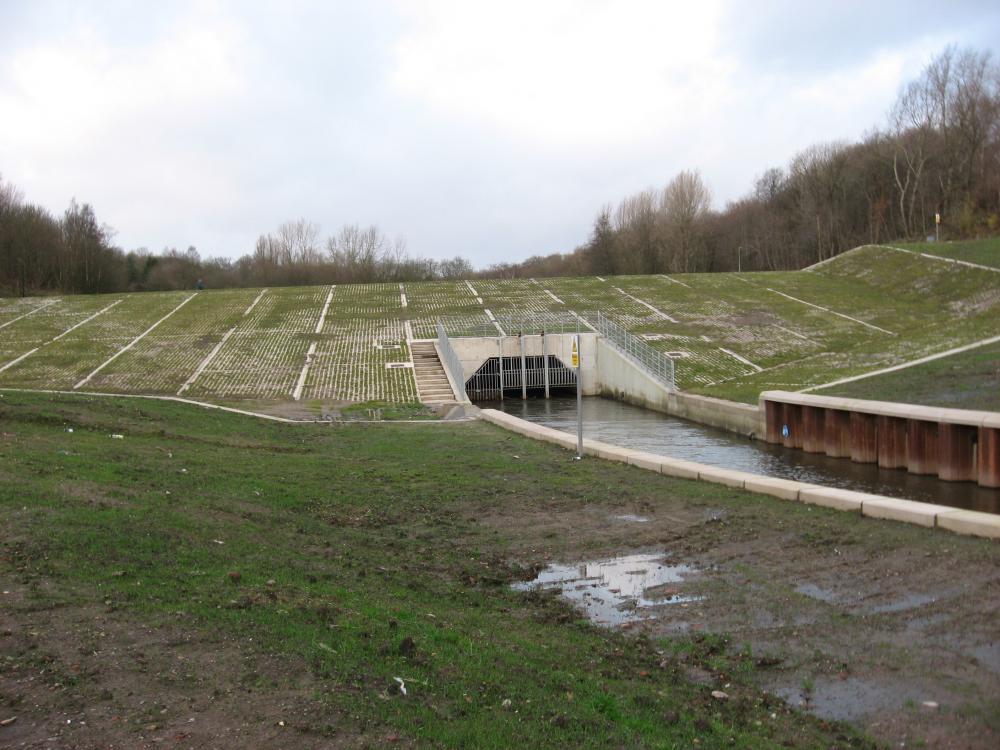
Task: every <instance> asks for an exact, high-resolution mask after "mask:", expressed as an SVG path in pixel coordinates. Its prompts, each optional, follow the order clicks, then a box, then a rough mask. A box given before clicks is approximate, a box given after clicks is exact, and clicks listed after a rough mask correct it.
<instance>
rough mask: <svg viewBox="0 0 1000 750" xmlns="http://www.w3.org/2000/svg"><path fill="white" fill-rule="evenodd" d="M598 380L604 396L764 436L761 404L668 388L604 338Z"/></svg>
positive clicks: (739, 432)
mask: <svg viewBox="0 0 1000 750" xmlns="http://www.w3.org/2000/svg"><path fill="white" fill-rule="evenodd" d="M597 380H598V383H599V385H600V393H601V395H604V396H608V397H610V398H615V399H618V400H619V401H625V402H627V403H630V404H635V405H636V406H642V407H644V408H646V409H652V410H653V411H659V412H663V413H664V414H672V415H674V416H677V417H682V418H684V419H690V420H691V421H692V422H699V423H700V424H706V425H709V426H710V427H718V428H720V429H723V430H728V431H730V432H735V433H738V434H740V435H746V436H751V435H753V436H756V437H760V436H762V435H763V427H762V425H763V420H762V417H761V411H760V408H759V407H758V406H753V405H750V404H739V403H736V402H733V401H724V400H723V399H719V398H710V397H708V396H696V395H693V394H690V393H678V392H677V391H671V390H668V389H667V388H666V387H665V386H664V385H663V384H661V383H660V382H659V381H658V380H656V379H655V378H653V377H652V376H650V375H648V374H647V373H646V372H645V371H644V370H641V369H639V368H638V367H636V366H635V365H634V364H633V363H632V362H631V360H629V359H628V358H627V357H626V356H625V355H624V354H622V353H621V352H619V351H618V350H617V349H615V348H614V347H613V346H611V345H610V344H609V343H607V341H605V340H604V339H598V341H597Z"/></svg>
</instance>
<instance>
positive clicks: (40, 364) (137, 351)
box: [0, 246, 1000, 403]
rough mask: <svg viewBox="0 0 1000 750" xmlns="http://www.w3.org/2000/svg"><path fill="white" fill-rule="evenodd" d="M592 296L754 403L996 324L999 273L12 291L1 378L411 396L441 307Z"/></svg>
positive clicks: (857, 263) (244, 395) (461, 314)
mask: <svg viewBox="0 0 1000 750" xmlns="http://www.w3.org/2000/svg"><path fill="white" fill-rule="evenodd" d="M977 257H978V256H977ZM597 310H599V311H601V312H603V313H604V314H605V315H607V316H609V317H610V318H612V319H613V320H615V321H617V322H618V323H620V324H621V325H623V326H625V327H626V328H627V329H628V330H629V331H631V332H632V333H634V334H636V335H637V336H640V337H642V338H643V339H644V340H645V341H646V342H647V343H649V345H650V346H652V347H654V348H656V349H658V350H659V351H661V352H664V353H665V354H668V355H669V356H671V357H673V358H675V360H676V371H677V382H678V385H679V386H680V387H681V388H682V389H686V390H690V391H693V392H698V393H704V394H708V395H712V396H718V397H721V398H727V399H734V400H739V401H745V402H749V403H754V402H755V401H756V400H757V397H758V394H759V393H760V391H762V390H768V389H784V390H799V389H802V388H807V387H811V386H818V385H822V384H825V383H830V382H832V381H835V380H839V379H842V378H845V377H851V376H855V375H859V374H863V373H868V372H873V371H876V370H879V369H882V368H885V367H890V366H894V365H898V364H901V363H905V362H909V361H912V360H915V359H919V358H922V357H925V356H928V355H933V354H937V353H940V352H943V351H946V350H949V349H952V348H956V347H960V346H964V345H967V344H971V343H975V342H978V341H982V340H984V339H987V338H989V337H991V336H996V335H998V334H1000V273H996V272H993V271H991V270H986V269H982V268H976V267H972V266H969V265H963V264H958V263H953V262H949V261H947V260H945V259H942V258H939V257H932V256H928V255H922V254H920V253H919V252H912V251H908V250H904V249H898V248H888V247H878V246H871V247H864V248H860V249H857V250H853V251H851V252H849V253H845V254H844V255H842V256H839V257H837V258H834V259H832V260H830V261H828V262H826V263H823V264H820V265H817V266H815V267H813V268H811V269H809V270H805V271H794V272H773V273H716V274H678V275H669V276H668V275H653V276H618V277H607V278H602V277H590V278H559V279H511V280H476V281H447V282H423V283H405V284H353V285H338V286H331V287H295V288H283V289H231V290H207V291H203V292H199V293H197V294H195V293H194V292H165V293H139V294H131V295H111V296H88V297H79V296H77V297H73V296H67V297H51V298H25V299H0V386H10V387H22V388H35V389H76V390H81V391H110V392H121V393H145V394H168V395H172V394H178V395H184V396H187V397H191V398H197V399H209V400H223V401H227V402H233V401H241V400H272V401H288V400H290V399H292V398H293V397H297V398H300V399H301V400H302V401H303V402H316V401H321V402H377V403H412V402H414V401H415V400H416V399H417V397H418V394H417V390H416V386H415V383H414V378H413V370H412V369H409V368H408V367H406V366H398V365H400V364H403V365H405V364H406V363H409V362H411V354H410V351H409V342H410V341H412V340H413V339H414V338H428V337H433V336H435V335H436V333H435V326H436V323H437V321H438V320H441V321H443V322H444V324H445V326H446V328H447V329H448V330H449V331H450V332H451V333H452V334H461V333H468V332H470V331H477V332H478V333H479V334H480V335H495V334H496V333H497V330H496V328H495V327H494V325H493V324H492V322H491V318H490V316H491V315H493V316H496V315H500V316H502V315H504V314H505V313H514V314H521V313H525V312H535V313H547V312H561V313H565V312H567V311H573V312H576V313H579V314H587V313H592V312H593V311H597ZM508 333H516V331H510V332H508ZM391 365H397V366H396V367H393V366H391Z"/></svg>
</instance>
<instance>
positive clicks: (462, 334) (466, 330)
mask: <svg viewBox="0 0 1000 750" xmlns="http://www.w3.org/2000/svg"><path fill="white" fill-rule="evenodd" d="M585 318H586V314H584V315H576V314H574V313H569V312H551V313H550V312H524V313H500V314H497V315H494V320H495V321H496V323H497V324H499V325H500V327H501V328H502V329H503V331H504V334H505V335H507V336H517V335H518V334H522V333H523V334H525V335H526V336H534V335H537V334H540V333H579V332H581V331H588V330H590V327H589V326H588V324H587V322H586V320H585ZM437 322H438V325H439V326H443V327H444V329H445V330H446V331H447V333H448V335H449V336H451V337H452V338H470V337H471V338H496V337H497V336H498V335H500V334H499V331H498V330H497V327H496V325H494V322H493V321H492V320H486V319H484V318H478V319H471V320H470V319H469V318H468V317H459V316H451V317H443V318H438V321H437Z"/></svg>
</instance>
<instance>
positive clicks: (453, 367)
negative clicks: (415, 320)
mask: <svg viewBox="0 0 1000 750" xmlns="http://www.w3.org/2000/svg"><path fill="white" fill-rule="evenodd" d="M437 334H438V351H439V352H441V364H442V365H443V366H444V369H445V371H446V372H447V373H448V377H449V380H450V381H451V383H453V385H452V390H454V389H455V388H456V386H457V387H458V388H461V389H462V393H461V395H462V396H465V375H464V374H463V371H462V360H460V359H459V358H458V354H456V353H455V349H454V348H453V347H452V345H451V341H449V340H448V333H447V332H446V331H445V329H444V326H443V325H441V323H438V324H437ZM466 398H467V397H466Z"/></svg>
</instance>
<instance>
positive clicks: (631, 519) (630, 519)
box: [615, 513, 649, 523]
mask: <svg viewBox="0 0 1000 750" xmlns="http://www.w3.org/2000/svg"><path fill="white" fill-rule="evenodd" d="M615 520H617V521H625V522H626V523H649V519H648V518H646V516H637V515H635V514H634V513H623V514H622V515H620V516H615Z"/></svg>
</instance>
